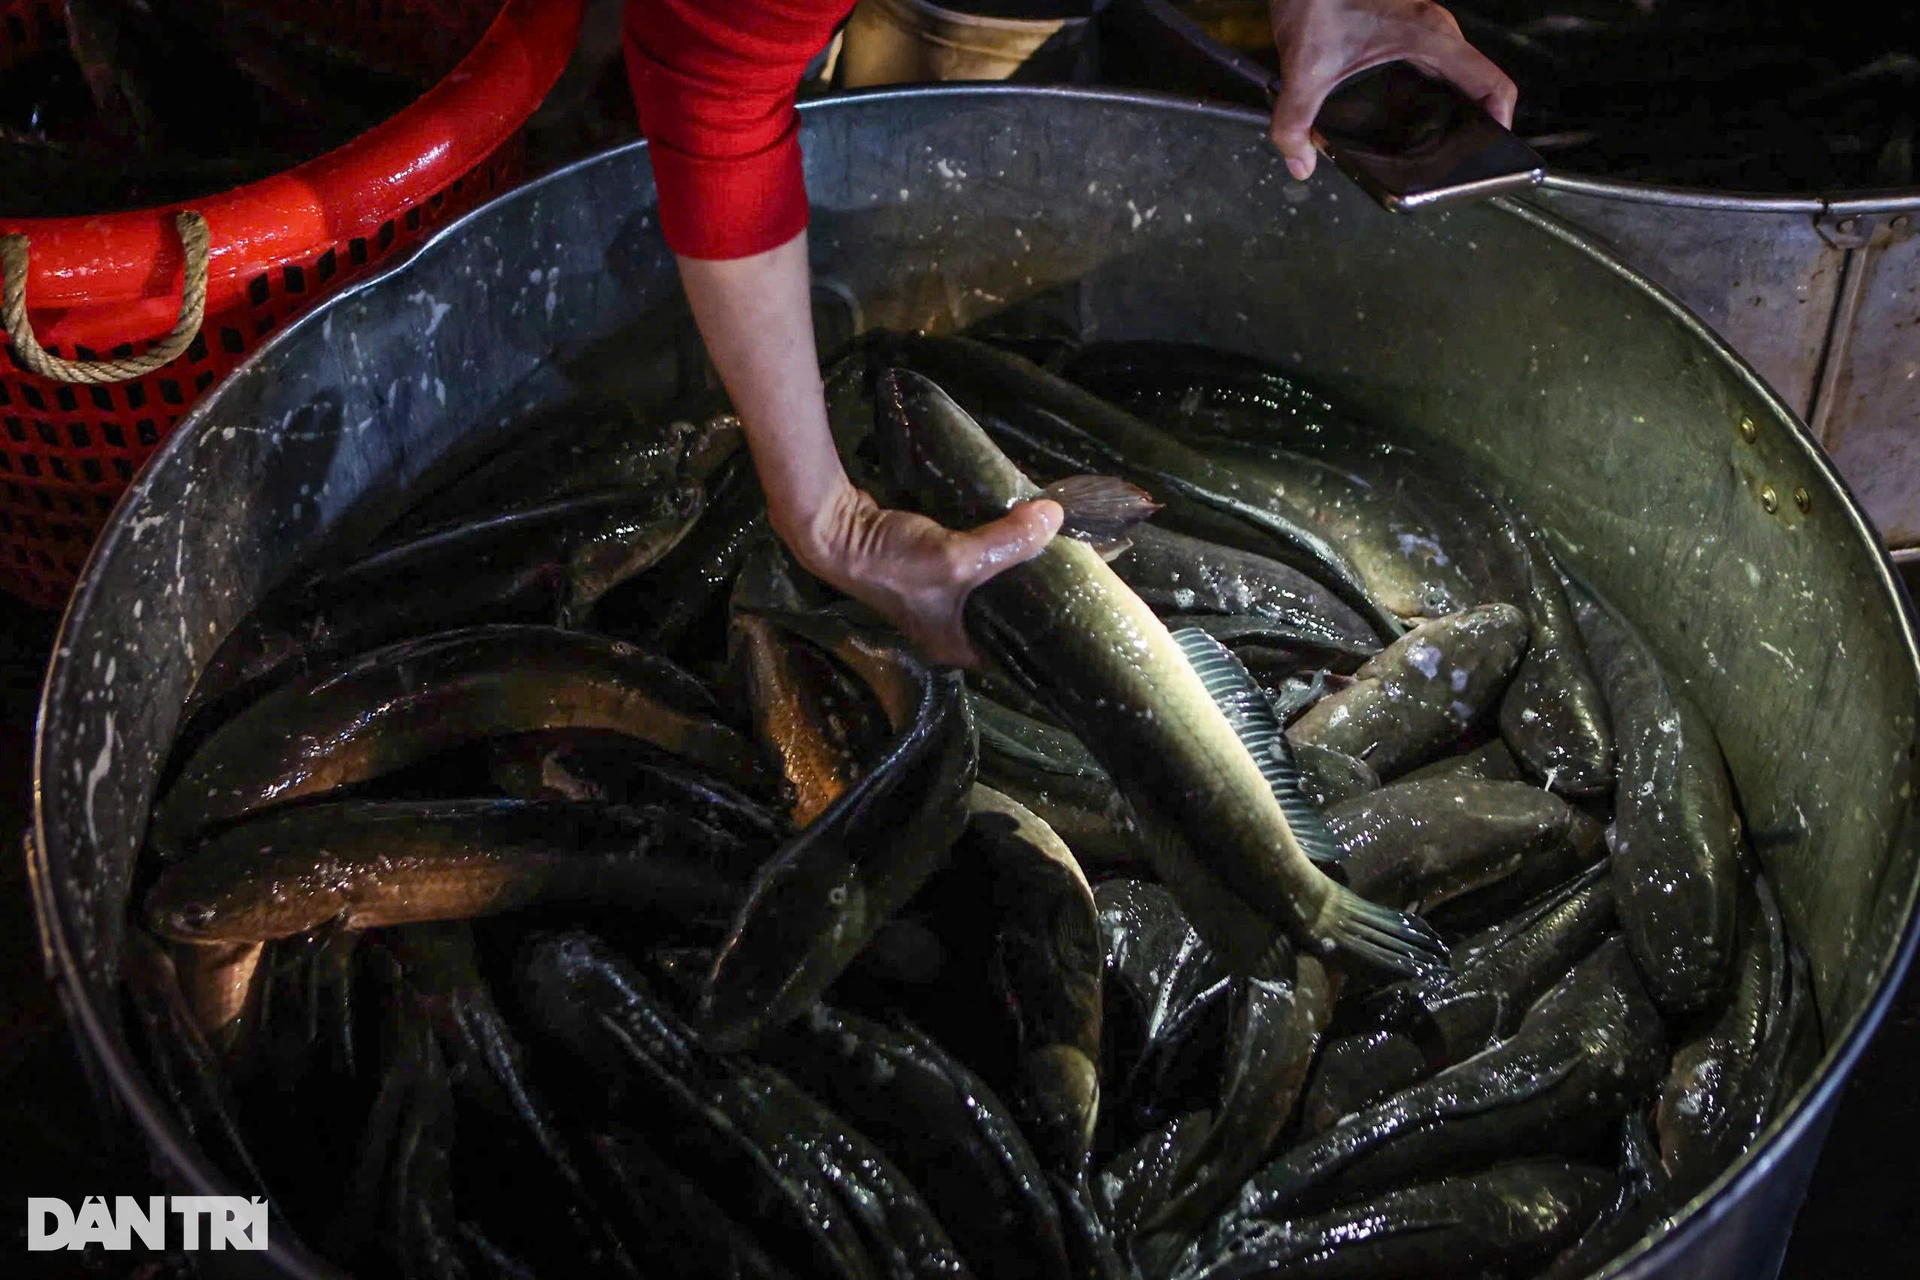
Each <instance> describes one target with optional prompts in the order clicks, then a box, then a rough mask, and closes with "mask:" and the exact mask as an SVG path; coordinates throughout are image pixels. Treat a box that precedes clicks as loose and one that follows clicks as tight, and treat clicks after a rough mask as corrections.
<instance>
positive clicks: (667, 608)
mask: <svg viewBox="0 0 1920 1280" xmlns="http://www.w3.org/2000/svg"><path fill="white" fill-rule="evenodd" d="M770 528H771V526H770V525H768V524H767V500H766V496H765V495H764V494H763V493H761V491H760V481H759V479H758V477H757V476H756V475H755V474H754V470H753V467H752V465H751V462H750V460H749V459H748V458H747V457H746V456H745V455H744V454H741V455H737V456H736V457H734V458H733V459H732V461H731V463H730V464H729V465H727V466H725V467H723V468H722V469H721V470H720V473H719V474H718V475H717V476H716V477H715V478H714V481H713V484H712V485H711V486H710V488H709V494H708V500H707V511H706V514H705V516H703V517H702V518H701V520H700V523H699V524H698V525H696V526H695V527H694V528H693V529H692V530H691V531H689V533H688V535H687V537H686V538H684V539H682V540H681V542H680V545H679V546H677V547H676V548H674V550H673V551H672V552H671V553H669V554H668V555H667V556H665V557H664V558H663V559H662V560H661V561H660V563H659V564H657V565H655V566H654V567H653V569H652V570H650V571H649V572H648V573H647V574H645V575H644V576H643V577H641V578H640V579H638V580H636V581H634V582H632V583H629V584H627V586H626V587H625V588H623V589H622V590H621V591H620V592H619V593H618V599H615V598H614V594H613V593H609V595H608V597H607V599H606V600H604V601H603V603H602V606H601V608H600V610H599V612H598V614H597V615H596V617H597V618H598V619H599V620H600V621H601V623H602V624H603V625H604V626H605V627H607V628H608V629H609V630H611V631H614V632H616V633H618V634H622V635H630V636H631V637H632V638H633V639H634V640H636V641H638V642H639V643H641V644H643V645H645V646H646V647H648V648H650V649H657V650H659V651H661V652H666V653H672V652H677V651H678V650H679V649H680V648H681V647H682V646H683V645H684V644H685V643H686V642H687V639H688V637H689V635H691V634H692V633H693V631H694V629H695V628H696V627H698V626H699V625H700V624H701V622H702V621H703V620H705V619H706V618H707V617H709V616H710V615H711V614H712V613H713V612H714V610H715V609H716V607H717V606H718V605H719V604H720V602H721V601H722V600H723V599H725V597H726V594H727V591H728V590H729V588H731V587H732V585H733V582H734V578H735V577H736V576H737V575H738V573H739V571H740V566H741V563H742V561H744V560H745V558H746V556H747V553H748V552H749V551H751V550H752V549H753V547H754V546H755V545H756V544H757V543H758V542H759V541H760V540H761V539H763V538H764V537H766V536H767V533H768V531H769V529H770Z"/></svg>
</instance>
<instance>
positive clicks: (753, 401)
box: [679, 232, 852, 563]
mask: <svg viewBox="0 0 1920 1280" xmlns="http://www.w3.org/2000/svg"><path fill="white" fill-rule="evenodd" d="M679 263H680V277H681V280H682V281H683V282H684V283H685V285H686V290H687V298H688V300H689V301H690V302H691V303H692V305H693V314H694V319H695V321H696V322H697V323H698V324H699V326H700V334H701V337H703V338H704V339H705V340H706V344H707V353H708V355H709V356H710V357H711V358H712V360H713V363H714V367H715V368H716V369H718V370H719V372H720V378H721V381H723V382H724V383H725V384H726V387H727V392H728V394H729V395H730V396H731V397H732V399H733V406H734V412H735V413H737V414H738V415H739V417H740V422H741V425H742V426H744V427H745V428H746V433H747V443H748V446H749V448H751V450H752V452H753V461H754V466H755V468H756V469H757V470H758V472H759V475H760V484H761V487H762V489H764V490H765V492H766V495H767V514H768V517H769V519H770V520H771V521H772V524H773V528H774V532H776V533H778V534H779V535H780V538H781V540H782V541H783V542H785V543H786V544H787V546H788V547H790V548H791V549H792V550H793V552H794V554H795V555H796V556H798V557H799V558H800V560H801V562H802V563H808V562H810V561H812V560H814V559H815V558H816V557H817V556H818V555H819V553H820V551H821V549H822V547H823V545H824V543H825V542H826V540H827V538H828V535H829V526H830V524H831V522H832V519H833V514H834V512H835V511H836V510H837V509H838V507H839V506H840V505H842V504H843V503H844V502H845V501H846V500H847V497H848V495H849V494H850V492H851V490H852V484H851V482H850V481H849V480H848V479H847V474H846V470H845V469H844V468H843V467H842V466H841V464H840V456H839V454H838V453H837V452H836V451H835V449H834V444H833V435H832V433H831V432H830V431H829V429H828V426H827V410H826V401H825V398H824V395H823V392H822V389H821V383H820V366H819V358H818V356H817V355H816V353H815V348H814V340H813V311H812V302H811V295H810V292H809V287H808V276H807V237H806V233H805V232H802V233H800V234H799V235H797V236H795V237H793V238H792V239H791V240H789V241H787V242H786V243H785V244H782V245H780V246H778V247H777V248H774V249H770V250H768V251H767V252H765V253H759V254H755V255H753V256H752V257H748V258H733V259H726V260H713V259H701V258H687V257H682V258H680V259H679Z"/></svg>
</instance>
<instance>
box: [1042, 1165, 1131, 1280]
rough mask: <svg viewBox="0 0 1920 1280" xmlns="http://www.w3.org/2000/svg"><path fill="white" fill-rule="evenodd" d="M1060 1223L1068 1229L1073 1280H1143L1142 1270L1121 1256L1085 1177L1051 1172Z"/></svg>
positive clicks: (1117, 1244)
mask: <svg viewBox="0 0 1920 1280" xmlns="http://www.w3.org/2000/svg"><path fill="white" fill-rule="evenodd" d="M1047 1180H1048V1181H1049V1182H1051V1183H1052V1184H1053V1194H1054V1199H1055V1200H1056V1201H1057V1202H1058V1204H1059V1205H1060V1221H1061V1223H1062V1225H1064V1226H1065V1227H1066V1233H1067V1261H1068V1265H1069V1266H1070V1267H1071V1268H1072V1271H1073V1276H1074V1280H1140V1272H1139V1269H1138V1268H1137V1267H1135V1266H1133V1265H1132V1264H1131V1263H1130V1262H1129V1260H1128V1259H1127V1258H1126V1257H1125V1256H1124V1255H1123V1254H1122V1252H1121V1248H1120V1242H1119V1241H1118V1240H1115V1239H1114V1236H1113V1232H1112V1231H1111V1230H1109V1229H1108V1227H1107V1224H1106V1222H1105V1220H1104V1219H1102V1218H1101V1216H1100V1211H1099V1209H1098V1207H1097V1201H1096V1200H1095V1192H1094V1190H1093V1187H1092V1184H1091V1183H1090V1182H1089V1180H1088V1178H1087V1177H1086V1175H1085V1174H1082V1175H1081V1176H1080V1177H1078V1178H1072V1179H1069V1178H1067V1177H1065V1176H1063V1175H1061V1174H1058V1173H1050V1174H1048V1175H1047Z"/></svg>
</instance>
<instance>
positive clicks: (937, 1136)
mask: <svg viewBox="0 0 1920 1280" xmlns="http://www.w3.org/2000/svg"><path fill="white" fill-rule="evenodd" d="M755 1053H756V1055H757V1056H759V1057H760V1058H761V1059H762V1060H764V1061H766V1062H768V1063H770V1064H771V1065H773V1066H774V1067H777V1068H778V1069H779V1070H780V1071H782V1072H783V1073H785V1074H786V1075H787V1076H788V1077H790V1078H791V1079H792V1080H793V1081H794V1082H795V1083H797V1084H799V1085H800V1086H801V1087H802V1088H804V1089H806V1090H808V1091H809V1092H810V1093H812V1094H814V1095H815V1096H816V1097H818V1098H820V1099H821V1101H823V1102H824V1103H826V1104H827V1105H828V1106H829V1107H831V1108H832V1109H833V1110H834V1111H836V1112H838V1113H839V1114H841V1115H843V1116H845V1117H846V1118H847V1119H848V1120H849V1121H851V1122H852V1123H853V1124H854V1125H855V1126H856V1127H857V1128H858V1129H859V1130H860V1132H861V1133H863V1134H865V1135H866V1136H868V1137H869V1138H871V1139H873V1141H874V1142H875V1143H876V1144H877V1145H878V1146H880V1147H881V1148H882V1149H883V1150H884V1151H885V1152H886V1153H887V1155H888V1157H889V1158H891V1159H892V1160H893V1162H894V1163H895V1164H897V1165H898V1166H899V1167H900V1169H901V1170H902V1172H904V1173H905V1174H906V1175H907V1176H908V1177H909V1178H911V1179H912V1180H913V1183H914V1185H916V1186H917V1187H919V1188H920V1189H921V1190H922V1191H923V1192H924V1193H925V1195H926V1197H927V1202H928V1203H929V1204H930V1205H932V1206H933V1209H934V1211H935V1212H936V1213H937V1214H939V1215H940V1219H941V1221H942V1222H944V1223H945V1224H946V1225H947V1229H948V1231H949V1232H950V1233H952V1235H953V1240H954V1244H955V1245H956V1246H957V1247H958V1248H959V1250H960V1252H961V1254H962V1256H964V1257H965V1258H967V1259H968V1260H969V1261H970V1262H971V1263H973V1264H974V1265H975V1266H976V1267H977V1268H978V1269H979V1271H980V1274H982V1275H984V1276H1001V1275H1034V1276H1038V1277H1054V1278H1056V1280H1058V1278H1062V1277H1065V1276H1066V1275H1067V1274H1068V1265H1067V1254H1066V1244H1065V1237H1064V1235H1063V1234H1062V1232H1063V1228H1062V1226H1061V1222H1060V1213H1059V1209H1058V1208H1057V1206H1056V1205H1055V1204H1054V1200H1053V1197H1052V1194H1051V1192H1050V1190H1049V1188H1048V1184H1047V1181H1046V1176H1045V1174H1044V1173H1043V1172H1042V1169H1041V1165H1040V1162H1039V1160H1038V1158H1037V1157H1036V1156H1035V1155H1034V1153H1033V1151H1032V1150H1031V1148H1030V1147H1029V1146H1028V1143H1027V1139H1026V1137H1025V1135H1024V1133H1023V1131H1022V1130H1021V1128H1020V1127H1019V1125H1018V1124H1017V1123H1016V1122H1015V1120H1014V1118H1013V1113H1012V1112H1011V1111H1010V1110H1009V1109H1008V1108H1007V1106H1006V1104H1005V1103H1004V1102H1002V1101H1001V1100H1000V1099H999V1097H998V1096H997V1095H996V1094H995V1093H994V1091H993V1090H992V1088H990V1087H989V1086H988V1085H987V1083H986V1081H984V1080H982V1079H980V1078H979V1077H978V1076H976V1075H975V1074H974V1073H973V1072H972V1071H971V1070H970V1069H969V1068H968V1067H967V1066H966V1065H965V1064H964V1063H962V1062H961V1061H960V1060H959V1059H958V1058H956V1057H954V1056H952V1055H951V1054H949V1053H948V1052H947V1051H946V1050H945V1049H943V1048H941V1047H940V1046H939V1045H937V1044H935V1043H934V1042H933V1041H931V1040H929V1039H927V1037H925V1036H924V1035H921V1034H920V1033H919V1032H918V1031H916V1030H914V1029H913V1028H912V1027H909V1026H906V1025H903V1024H901V1025H893V1026H888V1025H885V1024H882V1023H878V1022H875V1021H872V1020H871V1019H868V1018H865V1017H862V1016H860V1015H859V1014H856V1013H852V1012H850V1011H846V1010H840V1009H830V1008H828V1007H827V1006H825V1005H815V1006H814V1007H813V1009H812V1010H811V1011H809V1012H808V1013H807V1014H806V1015H805V1016H804V1017H800V1018H796V1019H794V1020H792V1021H791V1022H788V1023H786V1024H785V1025H783V1026H781V1027H780V1028H778V1029H776V1030H773V1031H771V1032H769V1033H768V1034H767V1035H766V1036H765V1037H763V1038H762V1040H761V1042H760V1044H759V1046H758V1047H757V1048H756V1050H755Z"/></svg>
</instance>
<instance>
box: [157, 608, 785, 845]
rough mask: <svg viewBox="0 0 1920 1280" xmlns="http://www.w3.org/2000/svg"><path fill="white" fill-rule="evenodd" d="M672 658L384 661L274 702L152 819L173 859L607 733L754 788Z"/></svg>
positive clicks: (438, 652)
mask: <svg viewBox="0 0 1920 1280" xmlns="http://www.w3.org/2000/svg"><path fill="white" fill-rule="evenodd" d="M715 710H716V708H715V706H714V703H713V699H712V696H711V695H710V694H709V693H708V692H707V690H706V688H705V686H703V685H702V684H701V683H700V682H699V681H697V680H695V679H694V678H693V677H692V676H690V675H688V674H686V673H685V672H683V671H681V670H680V669H679V668H678V667H676V666H674V665H673V664H672V663H670V662H668V661H666V660H665V659H664V658H659V657H655V656H654V655H652V654H649V653H646V652H644V651H642V650H639V649H636V648H634V647H633V646H631V645H626V644H622V643H620V642H619V641H615V640H608V639H605V638H602V637H599V636H592V635H586V634H583V633H580V632H573V631H563V630H560V629H558V628H554V627H532V626H494V627H474V628H470V629H467V630H463V631H453V632H448V633H445V634H443V635H437V636H430V637H427V638H425V639H422V640H412V641H403V642H401V643H399V644H395V645H391V646H388V647H387V648H384V649H377V650H375V651H374V652H372V653H369V654H367V655H365V656H363V657H361V658H357V659H355V660H353V661H352V662H350V663H347V664H346V665H344V666H342V667H339V668H337V669H335V670H333V671H329V672H325V673H322V674H320V675H317V676H313V677H309V678H307V679H303V680H299V681H296V682H294V683H293V684H290V685H287V686H285V687H284V688H282V689H279V690H277V691H275V692H274V693H271V694H268V695H267V696H266V697H264V698H261V699H260V700H259V701H258V702H255V703H254V704H252V705H251V706H250V707H248V708H247V709H246V710H245V711H243V712H241V713H240V714H239V715H237V716H235V717H234V718H233V719H232V720H230V721H228V722H227V723H226V724H224V725H222V726H221V727H220V728H219V729H218V730H216V731H215V732H214V733H213V734H212V735H211V736H210V737H209V738H208V739H207V740H206V741H205V742H204V743H202V744H201V745H200V747H199V749H198V750H197V751H195V752H194V753H193V754H192V756H190V757H189V758H188V760H187V761H186V763H185V765H184V766H183V767H182V768H181V771H180V774H179V776H178V777H177V778H176V779H175V781H174V783H173V786H172V787H171V789H170V790H169V791H168V793H167V794H166V796H165V797H164V798H163V799H162V800H161V802H160V804H159V806H158V808H157V809H156V810H155V812H154V817H153V825H152V828H151V831H150V838H151V840H152V842H153V844H154V846H155V847H156V848H157V849H158V850H160V851H161V853H162V854H163V855H167V854H172V853H177V852H178V851H180V850H182V849H184V848H185V847H186V845H187V843H188V841H189V839H190V838H191V837H192V836H193V835H194V833H195V832H197V831H200V830H204V829H206V828H209V827H213V826H216V825H218V824H220V823H225V822H230V821H233V820H235V819H238V818H244V817H246V816H248V815H250V814H252V813H255V812H258V811H260V810H262V809H265V808H267V807H269V806H271V805H279V804H285V803H287V802H289V801H292V800H299V799H304V798H307V797H311V796H315V795H319V794H322V793H324V792H327V791H331V790H333V789H334V788H337V787H342V786H346V785H349V784H351V783H356V782H363V781H366V780H368V779H370V778H374V777H377V776H379V775H380V774H383V773H388V772H391V771H393V770H396V769H399V768H401V767H403V766H406V765H409V764H413V763H416V762H418V761H420V760H423V759H425V758H426V757H428V756H430V755H432V754H434V753H436V752H438V751H442V750H445V749H447V748H449V747H453V746H458V745H460V744H462V743H467V742H473V741H477V740H479V739H482V738H487V737H491V736H497V735H501V734H510V733H524V732H530V731H533V730H539V729H563V728H578V729H608V730H613V731H616V732H619V733H624V734H628V735H629V736H632V737H637V738H643V739H645V740H647V741H649V742H652V743H654V744H655V745H656V746H660V747H663V748H665V749H667V750H669V751H673V752H675V753H677V754H680V755H683V756H686V757H688V758H689V759H691V760H694V761H696V762H698V763H700V764H702V765H704V766H705V767H707V768H709V769H712V770H713V771H715V772H716V773H719V774H720V775H721V776H722V777H723V778H726V779H727V780H729V781H733V782H740V783H744V784H746V785H752V783H753V780H754V779H755V778H756V776H757V774H758V772H759V768H760V766H759V765H758V762H757V760H756V758H755V756H754V753H753V750H752V747H751V745H750V744H749V743H747V742H746V741H745V740H744V739H743V738H741V737H740V736H739V735H738V734H736V733H734V732H733V731H732V730H731V729H728V728H727V727H725V726H724V725H721V724H719V723H718V722H717V721H715V720H714V719H713V715H714V713H715Z"/></svg>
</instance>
